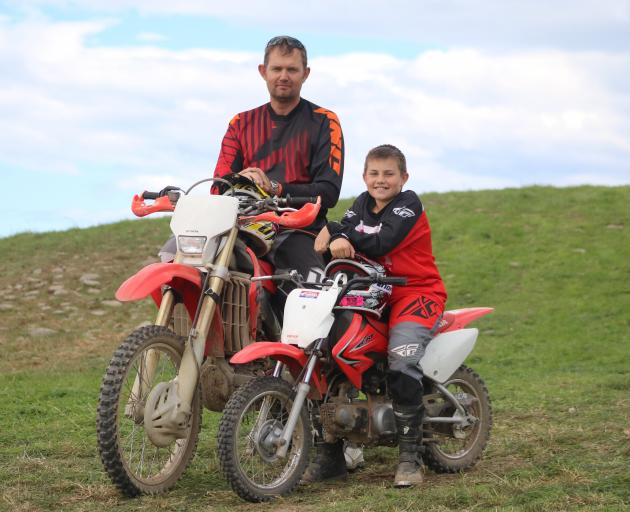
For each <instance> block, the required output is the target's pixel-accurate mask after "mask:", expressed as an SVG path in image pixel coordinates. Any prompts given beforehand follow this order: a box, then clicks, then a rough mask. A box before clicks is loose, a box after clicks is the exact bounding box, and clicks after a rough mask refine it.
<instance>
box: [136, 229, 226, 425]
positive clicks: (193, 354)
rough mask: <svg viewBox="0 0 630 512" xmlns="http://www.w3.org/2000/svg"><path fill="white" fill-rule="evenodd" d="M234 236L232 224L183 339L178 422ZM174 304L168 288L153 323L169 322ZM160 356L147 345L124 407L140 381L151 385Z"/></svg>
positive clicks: (187, 407) (185, 411)
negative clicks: (195, 313) (196, 311)
mask: <svg viewBox="0 0 630 512" xmlns="http://www.w3.org/2000/svg"><path fill="white" fill-rule="evenodd" d="M237 236H238V229H237V228H236V227H234V228H232V230H231V231H230V233H229V234H228V236H227V240H226V243H225V245H224V247H223V249H222V251H221V253H220V254H219V256H218V258H217V259H216V260H215V264H214V269H213V271H212V274H211V275H210V277H209V280H208V286H207V288H206V289H205V290H203V295H202V299H201V305H200V307H199V308H198V314H197V315H196V318H195V319H194V322H193V325H192V327H191V329H190V333H189V336H188V343H186V345H185V347H184V353H183V354H182V360H181V363H180V366H179V371H178V373H177V377H176V378H175V381H176V386H177V394H178V396H179V400H178V404H179V407H178V410H177V413H176V414H174V415H173V416H172V418H173V422H174V423H176V424H178V425H182V424H187V423H188V421H187V419H188V417H189V416H190V411H191V404H192V399H193V396H194V394H195V390H196V388H197V382H198V381H199V369H200V366H201V362H202V361H203V355H204V352H205V347H206V339H207V336H208V331H209V329H210V325H211V324H212V319H213V318H214V310H215V308H216V307H217V302H218V300H219V297H220V296H221V292H222V291H223V284H224V282H225V280H226V279H227V278H228V265H229V263H230V258H231V256H232V252H233V250H234V245H235V243H236V238H237ZM178 259H179V253H178V255H177V256H176V258H175V261H176V262H177V261H178ZM174 304H175V295H174V292H173V290H167V291H166V292H165V293H164V295H163V297H162V302H161V303H160V309H159V311H158V315H157V318H156V322H155V323H156V325H161V326H167V325H168V324H169V322H170V320H171V316H172V313H173V306H174ZM159 357H160V356H159V353H158V352H157V351H155V350H152V349H150V350H148V351H147V352H146V355H145V358H144V364H141V365H140V370H139V372H138V375H136V379H135V381H134V385H133V389H132V393H131V395H130V403H129V404H127V407H126V409H131V407H130V406H131V399H132V397H135V398H140V397H141V396H142V387H143V385H145V386H151V383H152V382H153V378H154V376H155V370H156V368H157V364H158V362H159ZM126 412H127V411H126Z"/></svg>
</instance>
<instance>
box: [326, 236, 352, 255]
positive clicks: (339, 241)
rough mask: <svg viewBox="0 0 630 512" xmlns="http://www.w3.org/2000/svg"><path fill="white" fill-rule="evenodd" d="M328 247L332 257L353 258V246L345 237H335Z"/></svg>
mask: <svg viewBox="0 0 630 512" xmlns="http://www.w3.org/2000/svg"><path fill="white" fill-rule="evenodd" d="M329 249H330V253H331V254H332V257H333V258H354V247H352V244H351V243H350V242H349V241H348V240H346V239H345V238H335V239H334V240H333V241H332V242H331V243H330V246H329Z"/></svg>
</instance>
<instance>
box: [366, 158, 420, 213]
mask: <svg viewBox="0 0 630 512" xmlns="http://www.w3.org/2000/svg"><path fill="white" fill-rule="evenodd" d="M408 179H409V175H408V174H407V173H405V174H403V173H402V172H400V168H399V167H398V160H396V159H395V158H382V159H381V158H378V159H370V160H368V162H367V169H366V170H365V172H364V173H363V181H365V184H366V186H367V190H368V194H370V195H371V196H372V197H373V198H374V199H375V200H376V201H377V202H379V203H381V204H387V203H389V202H390V201H391V200H392V199H394V197H396V196H397V195H398V194H400V192H401V191H402V188H403V185H404V184H405V183H407V180H408Z"/></svg>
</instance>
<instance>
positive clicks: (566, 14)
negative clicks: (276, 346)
mask: <svg viewBox="0 0 630 512" xmlns="http://www.w3.org/2000/svg"><path fill="white" fill-rule="evenodd" d="M280 34H289V35H292V36H294V37H297V38H298V39H300V40H301V41H302V42H303V43H304V44H305V45H306V47H307V49H308V52H309V65H310V67H311V75H310V76H309V78H308V80H307V82H306V83H305V84H304V87H303V89H302V95H303V97H305V98H307V99H309V100H310V101H312V102H314V103H316V104H318V105H321V106H324V107H326V108H328V109H330V110H333V111H334V112H336V113H337V115H338V116H339V119H340V121H341V125H342V129H343V133H344V140H345V148H346V158H345V173H344V183H343V188H342V193H341V197H351V196H356V195H358V194H359V193H361V192H362V190H363V188H364V186H363V182H362V179H361V173H362V168H363V159H364V156H365V154H366V153H367V151H368V150H369V149H370V148H372V147H374V146H376V145H379V144H382V143H390V144H394V145H396V146H398V147H399V148H401V149H402V150H403V152H404V153H405V154H406V156H407V163H408V168H409V172H410V179H409V182H408V185H407V188H411V189H413V190H415V191H416V192H418V193H420V194H422V193H425V192H434V191H437V192H444V191H453V190H478V189H499V188H505V187H523V186H529V185H553V186H559V187H562V186H574V185H582V184H592V185H606V186H615V185H628V184H630V0H597V1H596V0H591V1H584V0H551V1H549V0H544V1H540V0H529V1H527V2H523V1H516V0H416V1H413V0H408V1H403V0H388V2H383V1H382V0H380V1H376V0H365V1H361V0H355V1H344V0H335V1H331V0H317V1H314V0H313V1H311V0H274V1H273V2H271V1H265V0H261V1H244V0H231V1H230V2H224V1H221V2H219V1H210V0H206V1H201V0H179V1H177V2H174V1H172V0H19V1H18V0H15V1H10V0H0V179H1V180H2V183H3V184H4V185H5V186H6V189H5V191H4V193H3V201H2V202H1V203H0V237H3V236H9V235H12V234H14V233H19V232H23V231H50V230H64V229H69V228H75V227H87V226H92V225H96V224H100V223H107V222H114V221H117V220H121V219H125V218H131V217H132V214H131V212H130V204H131V198H132V196H133V194H135V193H139V192H142V191H143V190H159V189H161V188H163V187H164V186H166V185H177V186H180V187H183V188H184V187H187V186H188V185H190V184H192V183H193V182H195V181H197V180H199V179H203V178H206V177H210V176H211V175H212V173H213V170H214V166H215V164H216V160H217V156H218V151H219V147H220V143H221V139H222V137H223V135H224V133H225V130H226V128H227V124H228V121H229V120H230V119H231V118H232V116H233V115H234V114H236V113H237V112H241V111H244V110H249V109H251V108H254V107H256V106H258V105H261V104H263V103H265V102H266V101H268V95H267V90H266V87H265V84H264V82H263V80H262V79H261V78H260V76H259V74H258V71H257V65H258V64H259V63H260V62H261V61H262V53H263V49H264V46H265V44H266V42H267V40H269V39H270V38H271V37H273V36H275V35H280Z"/></svg>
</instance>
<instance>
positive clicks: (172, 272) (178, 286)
mask: <svg viewBox="0 0 630 512" xmlns="http://www.w3.org/2000/svg"><path fill="white" fill-rule="evenodd" d="M163 285H169V286H171V287H172V288H173V289H175V290H176V291H177V292H178V293H179V295H181V297H182V298H183V300H184V304H185V306H186V309H187V310H188V313H189V314H190V316H191V318H192V317H193V316H194V314H195V309H196V307H197V301H198V300H199V295H200V294H201V275H200V273H199V271H198V270H197V269H196V268H194V267H190V266H188V265H181V264H180V263H152V264H151V265H147V266H146V267H144V268H143V269H142V270H140V271H139V272H137V273H136V274H134V275H133V276H131V277H130V278H129V279H127V280H126V281H125V282H124V283H123V284H121V285H120V287H119V288H118V290H117V291H116V299H118V300H119V301H121V302H126V301H131V300H140V299H144V298H145V297H148V296H149V295H151V296H152V297H153V300H154V301H155V303H156V304H157V305H158V306H159V305H160V302H161V301H162V294H161V292H160V287H161V286H163Z"/></svg>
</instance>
